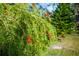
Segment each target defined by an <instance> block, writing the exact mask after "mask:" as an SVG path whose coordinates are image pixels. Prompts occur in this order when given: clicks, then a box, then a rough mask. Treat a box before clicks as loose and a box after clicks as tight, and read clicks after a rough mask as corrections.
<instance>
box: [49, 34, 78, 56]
mask: <svg viewBox="0 0 79 59" xmlns="http://www.w3.org/2000/svg"><path fill="white" fill-rule="evenodd" d="M58 44H60V45H62V46H63V47H64V48H63V49H59V50H58V49H57V50H56V49H51V50H49V51H48V55H49V56H79V35H76V34H72V35H66V37H65V39H64V40H63V41H61V42H59V43H58Z"/></svg>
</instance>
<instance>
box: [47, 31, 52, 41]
mask: <svg viewBox="0 0 79 59" xmlns="http://www.w3.org/2000/svg"><path fill="white" fill-rule="evenodd" d="M46 33H47V36H48V40H50V38H51V33H49V32H48V31H46Z"/></svg>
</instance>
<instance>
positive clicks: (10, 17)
mask: <svg viewBox="0 0 79 59" xmlns="http://www.w3.org/2000/svg"><path fill="white" fill-rule="evenodd" d="M0 24H1V26H0V29H1V30H0V33H1V34H0V55H45V52H46V50H47V49H48V46H49V45H50V44H54V43H55V42H57V40H56V30H55V27H54V26H52V25H51V24H50V23H49V22H48V21H46V20H45V19H43V18H42V17H41V16H39V15H38V14H37V12H31V13H30V12H28V4H0Z"/></svg>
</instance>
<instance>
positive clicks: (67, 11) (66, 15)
mask: <svg viewBox="0 0 79 59" xmlns="http://www.w3.org/2000/svg"><path fill="white" fill-rule="evenodd" d="M74 20H75V14H74V10H73V8H72V7H71V4H64V3H61V4H59V5H58V8H57V9H56V10H55V12H54V13H53V16H52V24H54V25H55V27H56V28H57V32H58V34H62V33H71V32H73V31H74V26H75V21H74Z"/></svg>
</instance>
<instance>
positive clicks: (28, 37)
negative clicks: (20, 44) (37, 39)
mask: <svg viewBox="0 0 79 59" xmlns="http://www.w3.org/2000/svg"><path fill="white" fill-rule="evenodd" d="M26 42H27V43H28V44H30V43H32V38H31V36H27V38H26Z"/></svg>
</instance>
